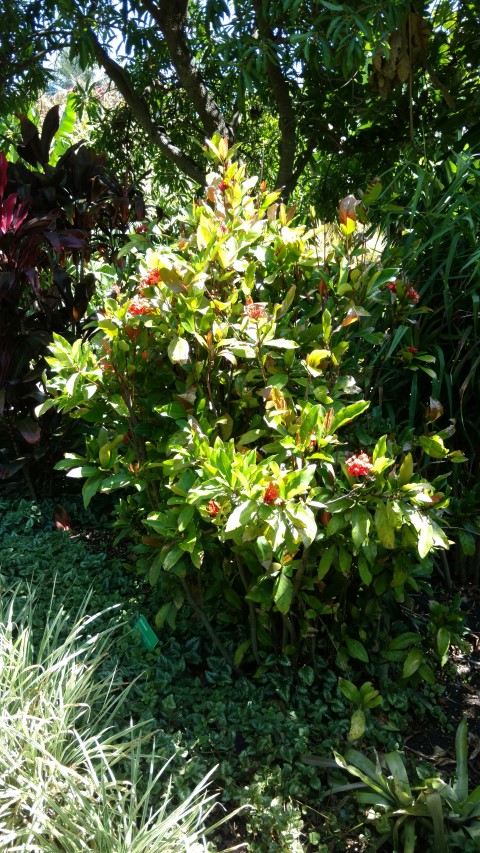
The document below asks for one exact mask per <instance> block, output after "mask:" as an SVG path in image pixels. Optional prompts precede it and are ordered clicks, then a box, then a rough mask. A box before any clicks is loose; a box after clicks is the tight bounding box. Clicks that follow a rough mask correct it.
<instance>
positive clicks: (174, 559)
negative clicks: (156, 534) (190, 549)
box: [163, 545, 183, 572]
mask: <svg viewBox="0 0 480 853" xmlns="http://www.w3.org/2000/svg"><path fill="white" fill-rule="evenodd" d="M180 557H183V551H182V549H181V548H179V547H178V545H175V546H174V547H173V548H171V549H170V550H169V551H168V552H167V555H166V557H165V558H164V560H163V568H164V570H165V571H166V572H169V571H170V569H173V567H174V566H175V565H176V564H177V563H178V561H179V559H180Z"/></svg>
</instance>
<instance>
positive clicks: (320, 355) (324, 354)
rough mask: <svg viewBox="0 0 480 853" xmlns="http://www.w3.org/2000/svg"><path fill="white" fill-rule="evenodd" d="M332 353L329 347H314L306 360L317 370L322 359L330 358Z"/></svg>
mask: <svg viewBox="0 0 480 853" xmlns="http://www.w3.org/2000/svg"><path fill="white" fill-rule="evenodd" d="M331 355H332V353H331V352H330V350H329V349H314V350H312V352H310V353H309V354H308V355H307V357H306V359H305V361H306V362H307V364H308V366H309V367H313V368H314V369H315V370H318V368H319V366H320V364H321V363H322V361H325V359H326V358H330V357H331Z"/></svg>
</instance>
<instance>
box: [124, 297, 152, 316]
mask: <svg viewBox="0 0 480 853" xmlns="http://www.w3.org/2000/svg"><path fill="white" fill-rule="evenodd" d="M153 311H154V308H153V305H152V304H151V302H150V301H149V300H148V299H145V297H144V296H140V295H137V296H134V297H133V299H132V301H131V303H130V305H129V307H128V313H129V314H133V315H134V316H135V317H136V316H138V315H139V314H153Z"/></svg>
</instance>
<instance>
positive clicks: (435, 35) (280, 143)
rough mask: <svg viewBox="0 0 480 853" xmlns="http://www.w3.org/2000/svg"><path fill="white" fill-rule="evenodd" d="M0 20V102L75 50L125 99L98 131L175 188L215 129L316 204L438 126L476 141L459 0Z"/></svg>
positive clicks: (124, 7) (66, 11)
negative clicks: (0, 84)
mask: <svg viewBox="0 0 480 853" xmlns="http://www.w3.org/2000/svg"><path fill="white" fill-rule="evenodd" d="M25 19H27V20H28V21H29V25H28V27H26V26H25V24H24V21H25ZM0 30H1V31H3V32H8V33H11V32H12V31H13V32H15V39H14V40H13V42H12V40H11V39H10V38H9V39H5V40H2V44H3V45H4V47H3V50H4V51H8V59H7V57H6V56H5V57H2V65H3V67H4V68H5V71H6V80H5V83H4V89H3V93H2V94H3V96H4V98H5V110H7V109H8V108H9V106H8V105H10V109H11V110H12V109H13V108H14V107H13V105H15V108H16V109H18V107H19V99H20V105H21V107H23V105H24V104H25V103H26V102H30V100H31V98H32V95H33V94H34V93H35V92H38V91H39V87H40V86H41V85H42V82H43V84H44V85H45V81H46V80H47V79H48V78H49V77H51V76H52V73H54V72H53V70H52V65H51V63H50V64H48V63H45V62H44V60H45V57H47V56H48V57H52V56H55V53H56V52H58V51H61V50H65V49H69V51H70V57H71V58H77V59H78V60H79V62H80V65H81V66H82V68H84V69H87V68H89V67H91V66H93V64H97V65H98V66H100V67H101V68H102V69H103V71H104V72H105V74H106V76H107V77H108V78H109V79H110V80H111V81H112V85H113V86H114V87H116V89H117V90H118V92H119V93H120V94H121V96H122V98H123V102H122V103H121V104H119V105H118V106H117V107H115V108H114V109H113V111H111V112H108V113H107V114H106V115H105V116H104V118H103V120H102V123H101V128H100V129H99V128H97V134H98V135H99V136H100V137H101V138H102V139H103V145H104V146H105V148H106V149H108V150H109V151H110V152H111V155H112V156H113V157H115V158H116V161H117V163H118V162H122V163H123V164H124V165H125V166H129V165H130V164H131V162H132V158H135V163H136V170H137V171H139V170H140V168H141V164H143V163H144V161H145V155H146V152H147V156H148V159H149V160H150V161H151V162H153V163H155V170H156V172H157V178H158V180H159V186H162V187H163V194H164V195H166V196H170V195H171V193H172V191H173V179H174V175H176V179H175V183H176V187H175V191H176V192H178V190H179V188H180V184H179V179H183V181H185V179H186V178H187V179H188V180H187V183H188V181H194V182H197V183H203V179H204V164H203V162H202V158H201V156H200V153H199V143H200V146H201V145H202V144H203V140H204V138H205V137H211V136H212V135H213V133H214V132H219V133H221V134H222V135H227V136H229V138H230V141H233V140H235V141H237V142H241V143H242V153H243V156H245V157H246V158H248V161H249V163H251V164H252V168H253V169H254V170H255V171H256V172H257V173H262V176H263V177H266V178H267V179H268V180H269V181H270V182H271V183H272V184H273V185H274V186H277V187H283V188H284V192H285V193H286V194H289V193H290V192H291V191H292V189H293V188H294V187H295V185H296V184H297V182H298V181H299V180H300V179H302V176H303V175H304V174H305V175H306V180H307V181H308V186H309V190H310V193H311V194H313V196H314V197H315V200H316V203H318V205H320V204H322V212H323V211H324V210H326V209H328V207H329V208H330V211H331V209H332V207H333V206H334V205H335V204H336V201H337V193H338V184H339V175H341V181H340V183H341V184H345V183H347V182H348V183H349V184H350V181H352V182H354V183H353V187H355V186H358V184H359V183H361V182H363V180H364V176H365V174H367V175H368V174H370V177H373V174H371V172H370V170H371V168H372V164H373V163H375V168H376V169H377V170H380V169H383V168H385V167H387V166H390V165H391V164H392V162H394V161H395V160H396V159H397V158H398V156H399V153H400V152H402V151H405V149H408V148H411V149H412V151H413V152H414V156H419V155H420V153H421V152H422V151H423V150H424V147H425V145H430V135H431V129H432V128H433V127H435V144H436V145H437V146H438V147H439V148H440V150H443V151H444V152H445V150H446V149H447V148H449V147H451V146H455V145H456V143H457V141H458V136H459V135H461V134H463V133H465V132H466V133H467V137H468V139H469V140H470V141H471V140H472V139H474V138H477V139H478V121H479V110H480V99H479V94H478V68H477V61H476V57H477V53H478V44H479V36H478V26H477V16H476V8H475V4H474V3H473V2H466V0H465V2H462V3H460V4H454V3H452V2H448V0H438V2H434V3H428V2H426V1H425V0H422V2H418V3H416V4H415V6H414V7H412V6H411V4H410V3H408V2H406V0H396V2H394V3H387V4H380V5H379V4H375V3H368V2H366V3H362V4H359V3H351V4H349V3H331V2H319V3H311V2H299V0H296V1H295V2H292V0H282V2H276V3H268V4H265V3H264V4H262V3H260V2H257V0H237V2H235V3H233V4H227V3H225V2H223V1H222V0H213V2H208V3H198V2H190V3H187V2H186V0H130V2H128V3H127V2H125V3H122V4H116V3H112V2H110V1H109V0H101V2H97V3H95V5H94V7H91V6H90V4H88V3H83V2H77V0H68V2H62V3H59V2H56V0H47V2H44V3H42V4H38V3H36V2H35V0H28V2H26V3H24V2H22V3H19V2H18V0H9V3H8V4H7V7H6V10H5V11H4V12H3V13H2V17H1V18H0ZM92 94H93V93H92ZM154 152H155V153H154ZM159 153H160V160H159V159H158V154H159ZM305 170H307V171H306V172H305ZM182 176H183V178H182ZM184 188H185V183H184ZM302 188H303V190H304V188H305V181H303V186H302Z"/></svg>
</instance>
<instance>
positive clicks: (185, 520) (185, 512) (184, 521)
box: [178, 506, 195, 533]
mask: <svg viewBox="0 0 480 853" xmlns="http://www.w3.org/2000/svg"><path fill="white" fill-rule="evenodd" d="M194 514H195V509H194V507H193V506H184V507H183V508H182V510H181V511H180V514H179V516H178V530H179V532H180V533H183V531H184V530H186V528H187V527H188V525H189V524H190V522H191V520H192V518H193V516H194Z"/></svg>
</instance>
